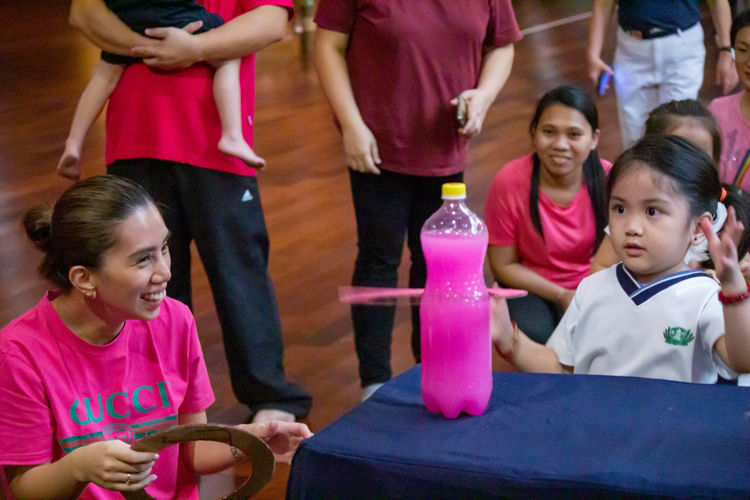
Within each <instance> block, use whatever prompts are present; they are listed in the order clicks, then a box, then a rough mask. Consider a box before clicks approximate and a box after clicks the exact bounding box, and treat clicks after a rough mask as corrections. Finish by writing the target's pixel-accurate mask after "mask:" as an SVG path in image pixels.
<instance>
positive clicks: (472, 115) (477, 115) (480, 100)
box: [451, 89, 494, 137]
mask: <svg viewBox="0 0 750 500" xmlns="http://www.w3.org/2000/svg"><path fill="white" fill-rule="evenodd" d="M461 97H463V98H464V101H466V113H467V115H466V116H467V121H466V125H464V126H463V127H462V128H460V129H458V132H459V133H460V134H463V135H467V136H469V137H475V136H477V135H479V133H480V132H481V131H482V124H483V123H484V117H485V116H487V110H488V109H490V105H491V104H492V101H494V96H491V95H490V93H489V92H487V91H485V90H482V89H471V90H464V91H463V92H461ZM451 104H452V105H453V106H458V98H455V99H453V100H451Z"/></svg>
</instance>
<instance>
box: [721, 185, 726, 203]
mask: <svg viewBox="0 0 750 500" xmlns="http://www.w3.org/2000/svg"><path fill="white" fill-rule="evenodd" d="M726 197H727V190H726V189H724V188H721V198H719V201H724V198H726Z"/></svg>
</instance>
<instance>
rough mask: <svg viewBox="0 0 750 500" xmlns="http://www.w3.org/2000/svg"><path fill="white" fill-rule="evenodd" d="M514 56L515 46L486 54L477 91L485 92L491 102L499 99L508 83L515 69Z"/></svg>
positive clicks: (507, 46) (511, 45) (506, 46)
mask: <svg viewBox="0 0 750 500" xmlns="http://www.w3.org/2000/svg"><path fill="white" fill-rule="evenodd" d="M513 55H514V49H513V44H510V45H505V46H504V47H498V48H496V49H494V50H492V51H490V52H488V53H487V54H485V56H484V58H483V61H482V71H481V72H480V73H479V82H478V83H477V89H482V90H485V91H486V92H487V94H488V95H489V96H490V97H491V99H490V101H494V100H495V98H497V94H499V93H500V90H501V89H502V88H503V86H504V85H505V82H507V81H508V77H509V76H510V70H511V69H512V68H513Z"/></svg>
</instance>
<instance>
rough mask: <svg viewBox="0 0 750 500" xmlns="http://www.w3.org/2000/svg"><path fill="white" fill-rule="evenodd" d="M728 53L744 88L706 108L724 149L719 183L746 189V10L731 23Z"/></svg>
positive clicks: (749, 23)
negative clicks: (716, 128)
mask: <svg viewBox="0 0 750 500" xmlns="http://www.w3.org/2000/svg"><path fill="white" fill-rule="evenodd" d="M730 35H731V36H730V37H731V43H732V53H733V56H734V64H735V66H736V67H737V74H738V75H739V77H740V81H741V82H742V83H743V84H744V87H745V90H743V91H741V92H738V93H736V94H732V95H729V96H726V97H719V98H716V99H714V100H713V101H712V102H711V105H710V106H709V108H710V109H711V112H713V114H714V116H716V119H717V120H718V122H719V127H720V128H721V135H722V139H723V142H724V149H723V153H722V155H721V161H720V162H717V164H718V165H719V176H720V178H721V180H722V182H725V183H727V184H733V185H735V186H738V187H741V188H742V189H744V190H745V191H750V176H748V175H746V174H747V171H748V169H750V11H745V12H743V13H741V14H739V15H738V16H737V17H736V18H735V19H734V21H733V22H732V31H731V34H730Z"/></svg>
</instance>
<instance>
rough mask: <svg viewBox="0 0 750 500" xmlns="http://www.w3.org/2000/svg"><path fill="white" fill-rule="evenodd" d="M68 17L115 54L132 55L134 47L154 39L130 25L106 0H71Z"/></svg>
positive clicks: (94, 41) (93, 40)
mask: <svg viewBox="0 0 750 500" xmlns="http://www.w3.org/2000/svg"><path fill="white" fill-rule="evenodd" d="M68 21H69V22H70V24H71V25H72V26H73V27H75V28H77V29H78V30H80V31H81V32H82V33H83V35H84V36H85V37H86V38H88V39H89V40H90V41H91V43H93V44H94V45H96V46H97V47H99V48H100V49H102V50H105V51H107V52H112V53H114V54H121V55H130V49H132V48H133V47H136V46H146V45H152V44H154V43H155V40H152V39H150V38H148V37H145V36H142V35H139V34H138V33H136V32H134V31H133V30H131V29H130V28H128V26H127V25H126V24H125V23H123V22H122V21H121V20H120V18H119V17H117V16H116V15H115V14H114V13H113V12H112V11H111V10H109V9H108V8H107V6H106V5H105V4H104V1H103V0H72V2H71V5H70V16H69V18H68Z"/></svg>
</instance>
